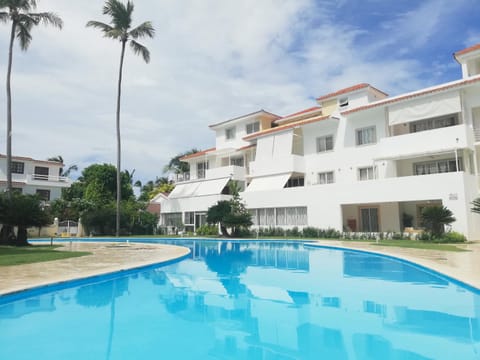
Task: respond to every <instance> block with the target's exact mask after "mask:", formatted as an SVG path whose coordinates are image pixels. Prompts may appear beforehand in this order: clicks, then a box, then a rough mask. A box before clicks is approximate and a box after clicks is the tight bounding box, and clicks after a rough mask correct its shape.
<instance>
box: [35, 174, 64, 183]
mask: <svg viewBox="0 0 480 360" xmlns="http://www.w3.org/2000/svg"><path fill="white" fill-rule="evenodd" d="M28 180H29V181H36V180H39V181H52V182H68V181H69V179H68V177H66V176H55V175H40V174H31V175H28Z"/></svg>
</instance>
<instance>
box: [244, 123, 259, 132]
mask: <svg viewBox="0 0 480 360" xmlns="http://www.w3.org/2000/svg"><path fill="white" fill-rule="evenodd" d="M246 131H247V134H251V133H255V132H257V131H260V122H259V121H256V122H254V123H251V124H247V126H246Z"/></svg>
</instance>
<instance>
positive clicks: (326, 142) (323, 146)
mask: <svg viewBox="0 0 480 360" xmlns="http://www.w3.org/2000/svg"><path fill="white" fill-rule="evenodd" d="M331 150H333V135H327V136H321V137H318V138H317V152H326V151H331Z"/></svg>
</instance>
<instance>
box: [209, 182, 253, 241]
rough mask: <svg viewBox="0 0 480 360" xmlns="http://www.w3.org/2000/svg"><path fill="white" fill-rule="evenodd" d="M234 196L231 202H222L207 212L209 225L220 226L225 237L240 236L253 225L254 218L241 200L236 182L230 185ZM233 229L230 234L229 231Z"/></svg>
mask: <svg viewBox="0 0 480 360" xmlns="http://www.w3.org/2000/svg"><path fill="white" fill-rule="evenodd" d="M228 188H229V192H230V194H231V195H232V198H231V199H230V200H220V201H218V202H217V204H215V205H213V206H211V207H209V208H208V210H207V223H209V224H220V230H221V232H222V235H223V236H237V237H238V236H240V235H241V230H242V229H248V228H249V227H250V226H251V225H252V216H251V214H250V213H249V212H248V210H247V209H246V208H245V204H244V203H243V202H242V199H241V198H240V195H239V191H240V186H239V184H238V183H237V182H236V181H230V182H229V184H228ZM228 228H230V229H231V233H230V234H229V233H228V231H227V229H228Z"/></svg>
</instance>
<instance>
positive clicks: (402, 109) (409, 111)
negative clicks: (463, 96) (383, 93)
mask: <svg viewBox="0 0 480 360" xmlns="http://www.w3.org/2000/svg"><path fill="white" fill-rule="evenodd" d="M461 110H462V106H461V102H460V93H459V92H458V91H455V92H450V93H445V94H441V95H435V96H431V97H429V98H427V99H417V100H412V101H409V102H407V103H406V102H402V103H401V104H396V105H392V106H389V108H388V118H389V125H390V126H392V125H397V124H404V123H409V122H412V121H417V120H421V119H428V118H433V117H438V116H442V115H448V114H455V113H459V112H461Z"/></svg>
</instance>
